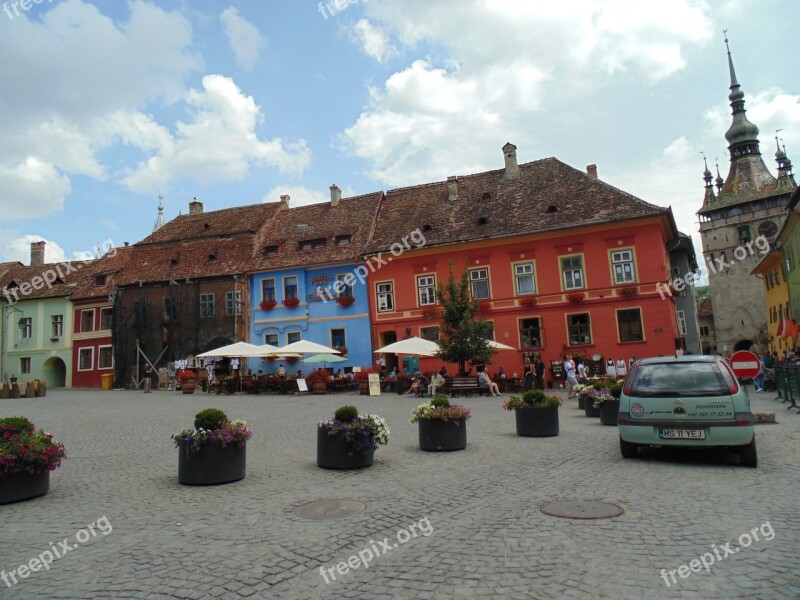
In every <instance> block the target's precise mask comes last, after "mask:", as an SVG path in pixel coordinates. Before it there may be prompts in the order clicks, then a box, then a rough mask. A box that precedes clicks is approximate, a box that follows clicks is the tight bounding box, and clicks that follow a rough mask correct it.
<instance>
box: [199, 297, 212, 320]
mask: <svg viewBox="0 0 800 600" xmlns="http://www.w3.org/2000/svg"><path fill="white" fill-rule="evenodd" d="M213 316H214V294H200V317H201V318H203V319H207V318H209V317H213Z"/></svg>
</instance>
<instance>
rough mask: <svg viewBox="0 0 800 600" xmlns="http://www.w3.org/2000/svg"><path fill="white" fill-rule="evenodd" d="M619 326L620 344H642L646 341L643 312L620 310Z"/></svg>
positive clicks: (634, 309) (636, 309)
mask: <svg viewBox="0 0 800 600" xmlns="http://www.w3.org/2000/svg"><path fill="white" fill-rule="evenodd" d="M617 326H618V327H619V341H620V342H641V341H642V340H643V339H644V331H643V329H642V311H641V310H639V309H638V308H630V309H626V310H618V311H617Z"/></svg>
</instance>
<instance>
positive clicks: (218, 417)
mask: <svg viewBox="0 0 800 600" xmlns="http://www.w3.org/2000/svg"><path fill="white" fill-rule="evenodd" d="M227 420H228V415H226V414H225V413H224V412H222V411H221V410H220V409H218V408H206V409H205V410H201V411H200V412H199V413H197V414H196V415H195V416H194V427H195V429H205V430H207V431H213V430H215V429H217V428H218V427H219V425H220V423H222V422H225V421H227Z"/></svg>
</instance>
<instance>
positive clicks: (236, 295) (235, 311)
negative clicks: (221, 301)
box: [225, 291, 242, 316]
mask: <svg viewBox="0 0 800 600" xmlns="http://www.w3.org/2000/svg"><path fill="white" fill-rule="evenodd" d="M225 314H226V315H228V316H231V315H240V314H242V292H239V291H235V292H225Z"/></svg>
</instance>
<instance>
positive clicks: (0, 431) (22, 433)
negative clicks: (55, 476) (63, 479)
mask: <svg viewBox="0 0 800 600" xmlns="http://www.w3.org/2000/svg"><path fill="white" fill-rule="evenodd" d="M66 457H67V453H66V450H65V449H64V444H60V443H58V442H57V441H56V440H55V439H53V436H52V435H50V434H49V433H45V432H44V431H42V430H41V429H40V430H38V431H36V428H35V427H34V425H33V423H31V422H30V421H29V420H28V419H26V418H25V417H7V418H5V419H0V479H1V478H2V477H3V476H5V475H12V474H15V473H30V474H31V475H39V474H41V473H44V472H45V471H55V470H56V469H57V468H58V467H60V466H61V461H62V460H64V459H65V458H66ZM0 485H2V484H1V483H0Z"/></svg>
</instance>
